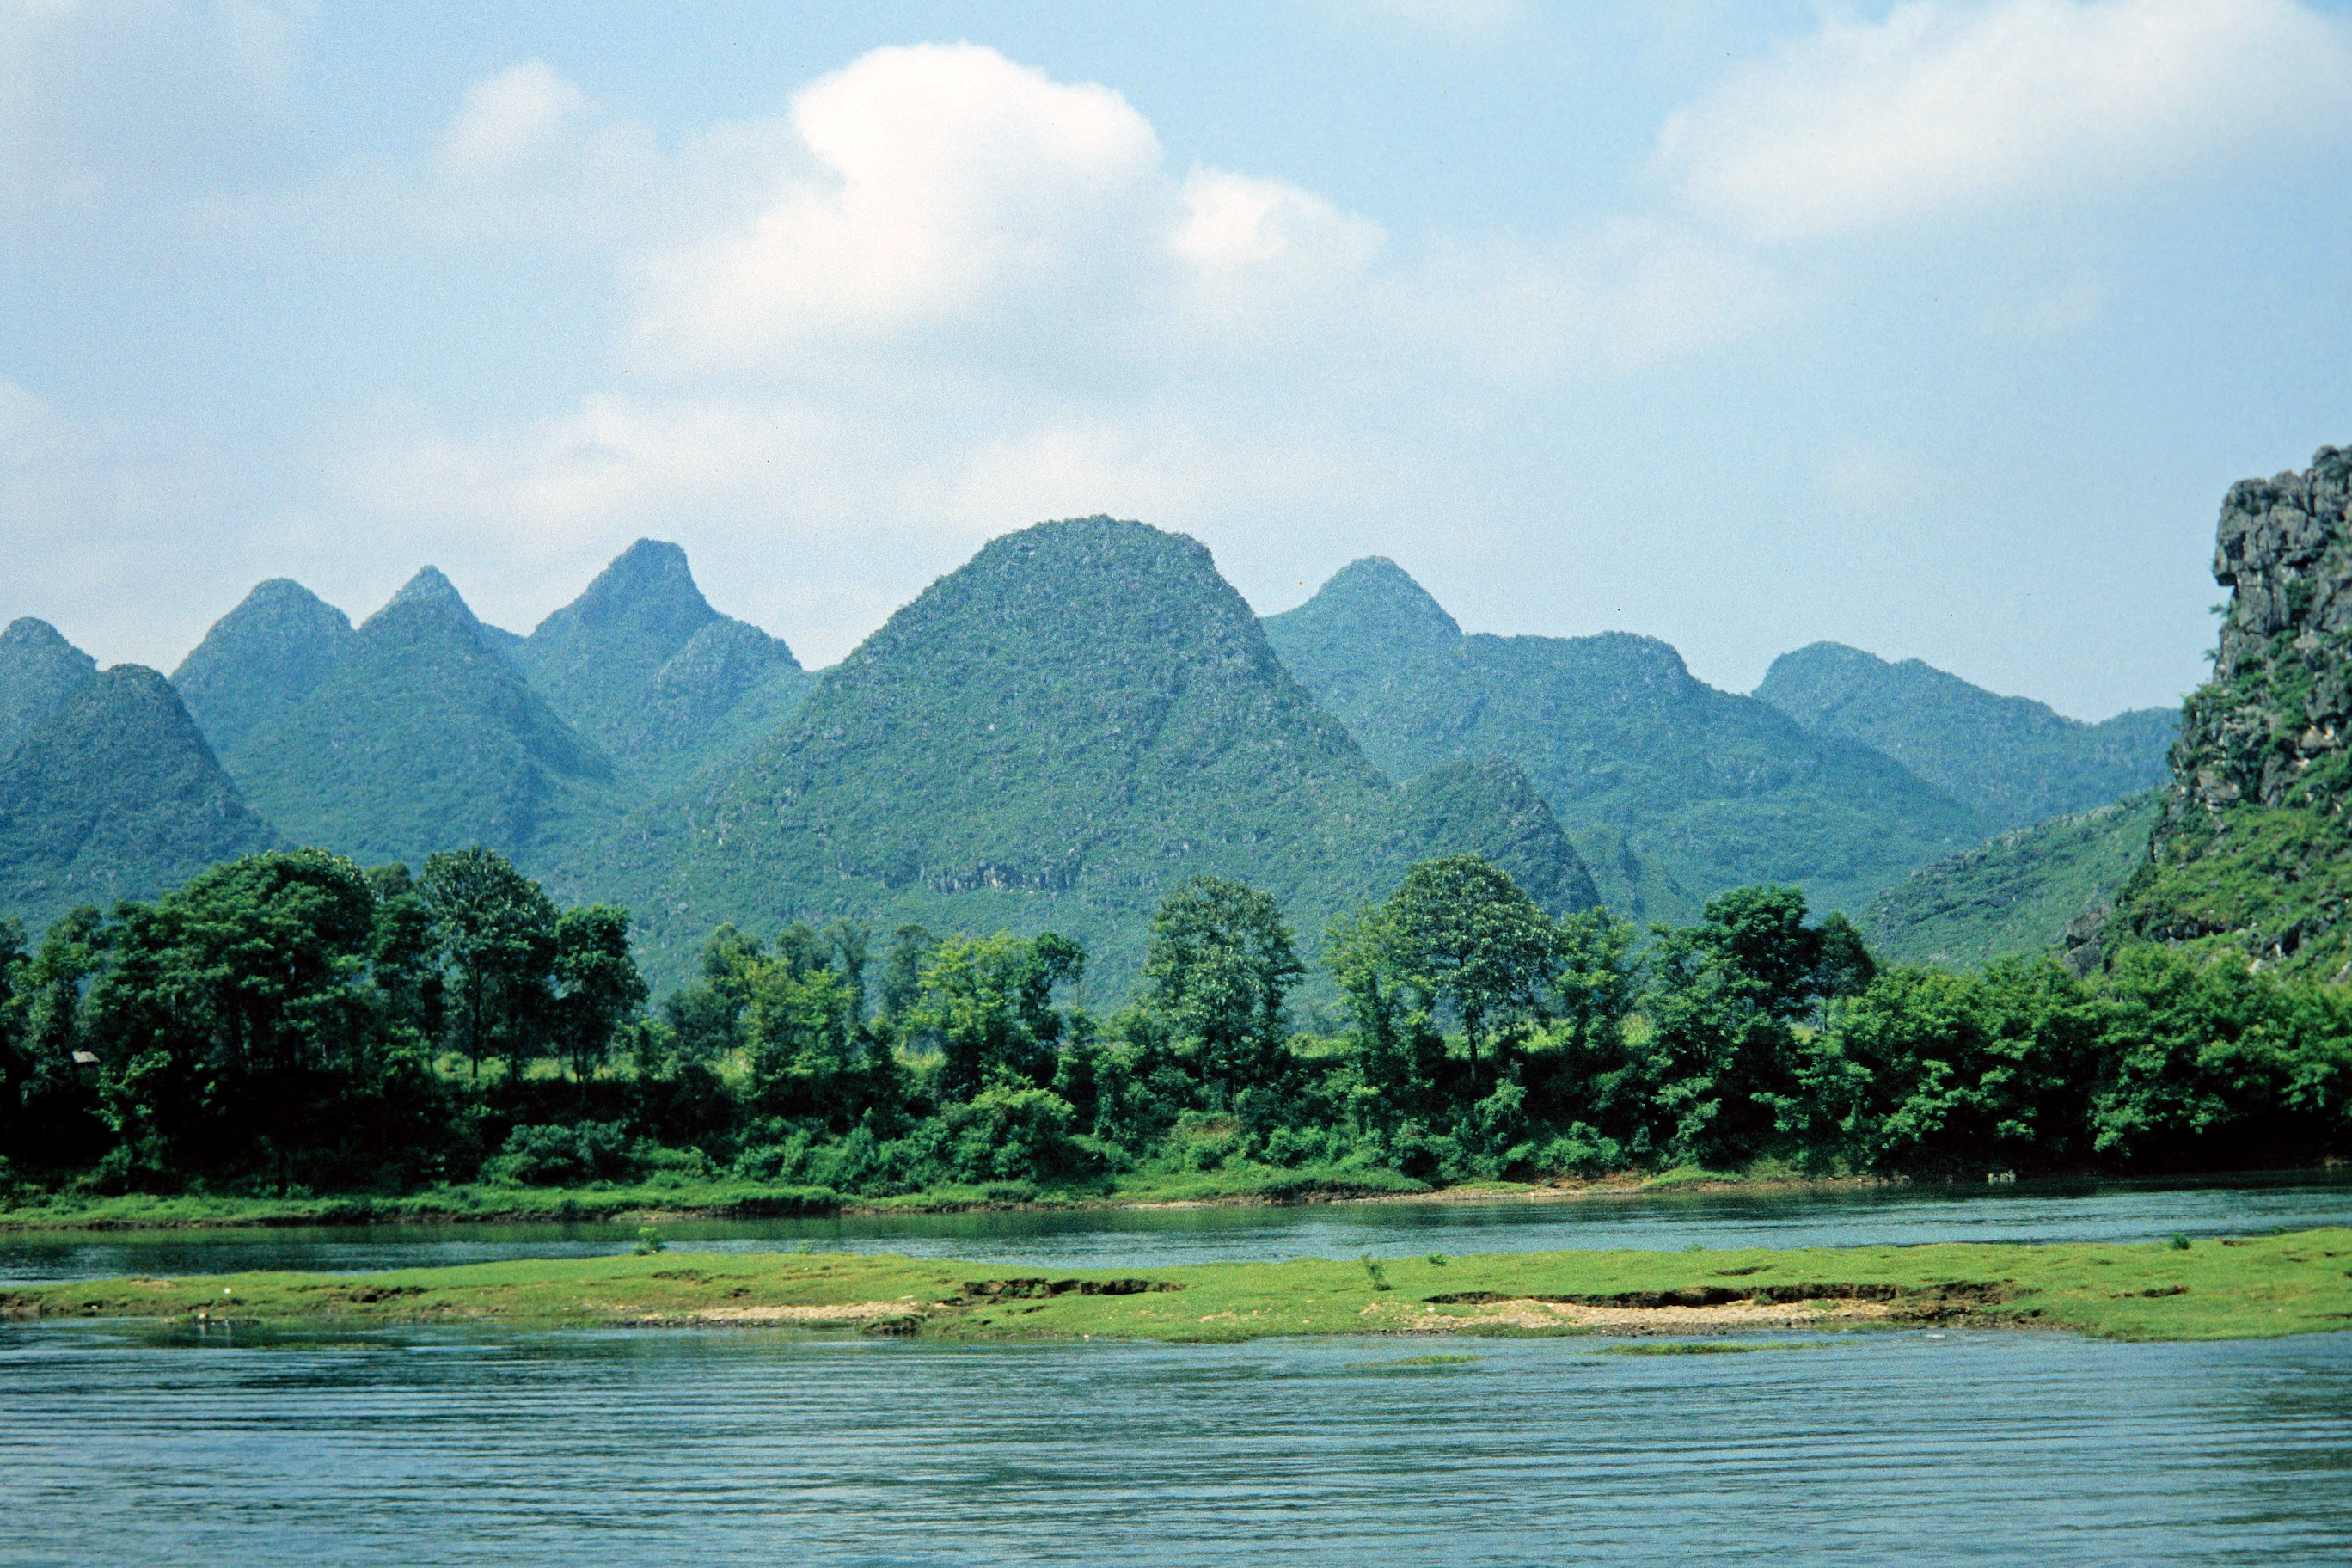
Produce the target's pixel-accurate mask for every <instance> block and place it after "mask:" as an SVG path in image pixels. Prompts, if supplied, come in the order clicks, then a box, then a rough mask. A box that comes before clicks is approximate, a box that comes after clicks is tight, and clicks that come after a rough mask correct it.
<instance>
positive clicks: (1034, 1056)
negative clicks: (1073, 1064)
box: [907, 931, 1087, 1103]
mask: <svg viewBox="0 0 2352 1568" xmlns="http://www.w3.org/2000/svg"><path fill="white" fill-rule="evenodd" d="M1086 963H1087V953H1086V949H1084V948H1082V947H1080V946H1079V945H1078V944H1077V943H1076V942H1072V941H1070V940H1069V939H1068V938H1067V937H1063V936H1057V935H1055V933H1054V932H1052V931H1046V932H1045V933H1043V934H1042V935H1039V936H1036V937H1034V938H1028V937H1018V936H1015V935H1013V933H1012V932H1011V931H999V932H997V933H996V934H995V935H994V936H986V937H970V936H955V937H950V938H948V939H947V940H946V941H944V942H940V944H939V946H938V947H937V948H936V949H934V950H933V951H932V952H931V954H930V956H929V958H927V959H926V960H925V961H924V963H923V967H922V987H923V988H922V996H921V999H920V1000H919V1002H918V1003H917V1004H916V1005H914V1006H913V1007H912V1008H910V1009H908V1015H907V1016H908V1024H909V1026H911V1032H912V1033H913V1034H914V1035H915V1036H916V1037H919V1038H923V1039H928V1040H929V1041H930V1042H932V1043H933V1044H935V1045H936V1046H937V1047H938V1049H939V1053H940V1062H939V1068H938V1072H937V1074H936V1083H937V1089H938V1093H939V1097H940V1100H941V1101H942V1102H944V1103H955V1102H960V1101H962V1100H970V1099H971V1098H972V1097H973V1096H974V1095H976V1094H978V1093H979V1092H980V1091H981V1090H982V1089H984V1088H986V1087H987V1086H988V1085H989V1084H991V1083H992V1082H999V1081H1003V1082H1010V1083H1013V1084H1015V1085H1019V1084H1024V1083H1025V1084H1027V1085H1029V1086H1031V1087H1033V1088H1040V1089H1042V1088H1044V1087H1045V1085H1047V1084H1050V1083H1051V1082H1053V1080H1054V1068H1055V1043H1056V1042H1057V1041H1058V1040H1059V1039H1060V1038H1061V1037H1062V1031H1063V1027H1064V1020H1063V1018H1062V1016H1061V1014H1060V1013H1059V1012H1057V1011H1056V1010H1055V1006H1054V988H1055V986H1057V985H1064V984H1074V983H1075V982H1076V981H1077V980H1078V979H1079V977H1080V976H1082V975H1083V974H1084V973H1086Z"/></svg>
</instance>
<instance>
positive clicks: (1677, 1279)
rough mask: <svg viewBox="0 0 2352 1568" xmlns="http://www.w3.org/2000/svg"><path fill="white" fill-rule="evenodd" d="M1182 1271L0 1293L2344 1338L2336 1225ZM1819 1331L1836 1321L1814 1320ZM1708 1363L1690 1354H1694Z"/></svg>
mask: <svg viewBox="0 0 2352 1568" xmlns="http://www.w3.org/2000/svg"><path fill="white" fill-rule="evenodd" d="M1383 1270H1384V1272H1385V1274H1386V1276H1387V1279H1388V1281H1389V1283H1390V1285H1391V1289H1389V1290H1386V1291H1382V1290H1379V1289H1375V1288H1374V1285H1373V1282H1372V1281H1371V1280H1370V1279H1368V1278H1367V1275H1366V1271H1365V1269H1364V1268H1362V1266H1361V1265H1360V1263H1359V1262H1358V1261H1356V1260H1354V1259H1331V1258H1302V1259H1297V1260H1294V1261H1291V1262H1287V1263H1275V1264H1265V1263H1217V1264H1199V1265H1191V1266H1184V1267H1174V1268H1158V1269H1153V1270H1150V1273H1149V1274H1148V1275H1144V1276H1136V1275H1119V1274H1114V1273H1111V1272H1108V1271H1105V1270H1099V1269H1089V1270H1081V1271H1077V1272H1075V1273H1072V1274H1068V1275H1062V1276H1056V1277H1055V1278H1051V1279H1048V1278H1045V1277H1016V1276H1013V1275H1012V1274H1011V1273H1010V1271H1007V1270H1003V1269H1002V1268H989V1267H984V1266H981V1265H975V1264H967V1263H959V1262H955V1261H952V1260H945V1261H943V1260H936V1259H929V1260H926V1259H915V1258H893V1257H868V1256H856V1255H848V1254H840V1253H819V1254H792V1253H781V1254H755V1255H748V1256H747V1255H743V1254H707V1253H705V1254H698V1253H691V1252H683V1251H671V1252H663V1253H659V1254H656V1255H652V1256H622V1257H612V1258H565V1259H553V1260H549V1259H533V1260H529V1261H521V1262H508V1263H492V1264H480V1265H473V1266H467V1267H462V1268H413V1269H401V1270H394V1271H393V1272H389V1273H383V1274H365V1275H327V1274H301V1273H250V1274H234V1275H207V1276H196V1277H187V1278H182V1279H105V1280H92V1281H85V1282H81V1283H76V1284H67V1285H50V1286H43V1287H37V1288H33V1289H20V1290H16V1291H14V1292H10V1293H0V1311H5V1312H7V1313H8V1314H10V1315H12V1316H18V1317H43V1318H47V1317H56V1318H147V1319H155V1318H163V1319H194V1318H198V1317H202V1318H206V1319H210V1320H214V1321H217V1320H221V1319H226V1320H229V1321H234V1322H237V1323H250V1324H255V1325H258V1326H261V1327H264V1328H283V1327H289V1326H311V1327H320V1326H334V1327H342V1328H363V1327H376V1326H383V1325H389V1324H394V1323H442V1324H456V1325H463V1324H469V1323H470V1324H484V1325H491V1324H496V1325H511V1326H518V1327H530V1328H544V1327H572V1326H578V1327H585V1326H593V1325H608V1326H609V1325H615V1324H632V1323H635V1324H677V1325H690V1324H700V1325H735V1326H782V1327H796V1328H803V1329H831V1330H836V1331H837V1330H842V1329H850V1328H856V1329H863V1330H864V1331H868V1332H885V1333H900V1334H907V1333H919V1334H920V1335H921V1336H923V1337H924V1338H927V1339H939V1340H946V1341H961V1342H991V1341H1048V1340H1069V1339H1082V1338H1102V1339H1121V1340H1147V1341H1163V1342H1238V1341H1244V1340H1255V1339H1261V1338H1265V1337H1269V1336H1276V1335H1329V1334H1395V1333H1406V1334H1415V1335H1420V1334H1449V1333H1460V1334H1507V1335H1521V1334H1538V1335H1556V1334H1563V1333H1581V1332H1590V1331H1591V1326H1590V1325H1589V1324H1587V1323H1580V1322H1576V1321H1566V1320H1565V1319H1564V1318H1563V1317H1562V1316H1561V1315H1560V1314H1562V1313H1565V1312H1567V1311H1568V1310H1569V1309H1566V1308H1562V1309H1557V1310H1556V1309H1551V1308H1546V1307H1542V1306H1541V1305H1540V1304H1541V1303H1544V1302H1564V1303H1575V1304H1579V1305H1580V1306H1582V1307H1613V1308H1617V1309H1620V1311H1619V1312H1618V1314H1617V1315H1616V1317H1615V1318H1614V1319H1613V1320H1612V1321H1611V1322H1610V1324H1609V1325H1608V1326H1610V1327H1612V1328H1614V1329H1618V1330H1620V1331H1631V1332H1643V1331H1645V1330H1647V1329H1648V1328H1649V1327H1650V1325H1647V1324H1643V1323H1641V1322H1639V1321H1628V1319H1627V1311H1628V1310H1633V1318H1635V1319H1638V1318H1639V1317H1640V1316H1641V1315H1642V1313H1641V1312H1640V1311H1639V1310H1641V1309H1659V1308H1673V1309H1677V1310H1672V1311H1662V1312H1661V1315H1660V1317H1659V1318H1658V1319H1657V1320H1656V1321H1655V1329H1656V1331H1659V1332H1662V1333H1668V1334H1678V1335H1687V1334H1693V1333H1708V1334H1711V1335H1712V1336H1714V1337H1720V1334H1721V1329H1710V1328H1709V1327H1707V1326H1706V1325H1705V1323H1704V1321H1703V1320H1702V1319H1701V1317H1700V1315H1699V1314H1698V1313H1696V1312H1695V1311H1693V1310H1690V1309H1692V1308H1693V1307H1694V1306H1699V1307H1704V1306H1706V1305H1713V1304H1718V1303H1729V1307H1728V1308H1727V1310H1732V1309H1736V1308H1737V1307H1738V1305H1739V1304H1740V1303H1742V1302H1749V1301H1760V1302H1762V1303H1766V1304H1769V1305H1771V1306H1773V1307H1775V1308H1776V1309H1780V1310H1782V1318H1783V1321H1773V1322H1768V1321H1760V1320H1755V1319H1751V1320H1750V1321H1748V1322H1746V1323H1744V1324H1743V1323H1737V1322H1734V1323H1727V1324H1726V1325H1724V1326H1725V1327H1729V1328H1735V1329H1736V1328H1739V1327H1747V1328H1751V1329H1777V1328H1784V1327H1786V1326H1789V1324H1788V1320H1790V1319H1793V1320H1796V1321H1801V1320H1802V1316H1803V1313H1804V1309H1802V1308H1801V1307H1799V1306H1797V1305H1796V1304H1798V1303H1803V1302H1807V1301H1832V1302H1833V1301H1838V1300H1846V1301H1854V1300H1874V1301H1880V1302H1884V1303H1885V1315H1884V1316H1881V1317H1879V1318H1876V1319H1864V1318H1855V1319H1848V1320H1843V1321H1837V1322H1836V1323H1835V1325H1834V1326H1844V1325H1845V1324H1847V1323H1851V1324H1853V1326H1869V1325H1870V1324H1872V1323H1874V1322H1875V1323H1882V1324H1902V1323H1906V1322H1909V1323H1916V1322H1920V1321H1959V1322H1979V1323H1987V1324H2027V1325H2035V1326H2042V1327H2048V1328H2053V1329H2064V1330H2070V1331H2075V1332H2079V1333H2084V1334H2091V1335H2096V1336H2100V1337H2103V1338H2108V1339H2117V1340H2220V1339H2261V1338H2270V1337H2273V1336H2277V1335H2282V1334H2293V1333H2316V1332H2327V1331H2342V1330H2345V1329H2347V1328H2352V1229H2345V1228H2340V1227H2339V1228H2333V1229H2325V1230H2312V1231H2304V1232H2300V1233H2290V1234H2284V1235H2273V1236H2265V1237H2244V1238H2232V1239H2230V1240H2224V1241H2219V1242H2198V1243H2196V1244H2194V1245H2193V1246H2191V1247H2189V1249H2188V1250H2186V1251H2183V1250H2180V1249H2178V1248H2175V1247H2171V1246H2169V1245H2168V1244H2167V1243H2163V1242H2155V1243H2143V1244H2137V1245H2131V1246H2105V1245H2092V1244H2081V1245H2074V1244H2062V1245H2048V1246H1993V1245H1981V1244H1949V1245H1938V1246H1931V1247H1853V1248H1810V1249H1801V1250H1789V1251H1771V1250H1766V1249H1762V1248H1752V1249H1748V1250H1743V1251H1738V1252H1707V1253H1699V1254H1685V1253H1663V1252H1551V1253H1510V1254H1489V1255H1486V1256H1481V1257H1475V1258H1453V1259H1450V1260H1449V1261H1448V1262H1446V1263H1444V1264H1443V1265H1440V1264H1434V1263H1431V1262H1429V1261H1428V1260H1426V1259H1424V1258H1390V1259H1385V1260H1383ZM1822 1326H1832V1325H1831V1324H1823V1325H1822ZM1698 1353H1706V1352H1698Z"/></svg>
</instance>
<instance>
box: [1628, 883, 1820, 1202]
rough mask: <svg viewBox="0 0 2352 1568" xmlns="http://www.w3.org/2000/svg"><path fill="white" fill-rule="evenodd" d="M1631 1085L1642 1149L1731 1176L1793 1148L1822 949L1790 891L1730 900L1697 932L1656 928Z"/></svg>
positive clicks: (1803, 1117)
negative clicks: (1763, 1156)
mask: <svg viewBox="0 0 2352 1568" xmlns="http://www.w3.org/2000/svg"><path fill="white" fill-rule="evenodd" d="M1655 931H1656V937H1657V941H1656V944H1655V946H1654V949H1653V951H1652V955H1651V964H1652V969H1653V973H1654V976H1655V984H1654V986H1653V988H1652V990H1651V993H1650V995H1649V998H1648V1011H1649V1021H1650V1031H1649V1037H1648V1039H1647V1041H1646V1043H1645V1044H1644V1046H1643V1050H1642V1052H1641V1058H1642V1059H1641V1060H1640V1062H1639V1064H1638V1068H1639V1073H1638V1079H1639V1080H1641V1084H1642V1087H1644V1088H1646V1089H1647V1091H1648V1100H1649V1104H1650V1112H1649V1116H1648V1117H1647V1118H1645V1120H1646V1121H1648V1123H1649V1125H1648V1126H1647V1127H1646V1128H1644V1129H1643V1132H1644V1134H1645V1137H1644V1138H1643V1139H1642V1140H1640V1141H1642V1142H1646V1143H1647V1144H1648V1145H1649V1146H1652V1147H1659V1148H1664V1149H1665V1150H1668V1151H1670V1152H1672V1153H1673V1154H1674V1155H1675V1157H1678V1158H1681V1159H1686V1160H1694V1161H1696V1162H1698V1163H1703V1164H1717V1165H1723V1164H1733V1163H1740V1162H1743V1161H1746V1160H1748V1159H1751V1158H1753V1157H1755V1156H1756V1155H1758V1154H1759V1153H1761V1152H1764V1151H1765V1150H1766V1149H1767V1148H1768V1147H1769V1146H1770V1145H1771V1144H1773V1143H1774V1142H1776V1141H1791V1140H1794V1141H1800V1142H1801V1140H1802V1139H1803V1137H1804V1135H1805V1132H1806V1130H1807V1129H1806V1121H1807V1118H1808V1116H1809V1114H1810V1107H1809V1102H1808V1100H1807V1098H1806V1095H1805V1092H1804V1087H1803V1083H1802V1081H1801V1075H1802V1072H1803V1068H1804V1060H1803V1054H1802V1052H1801V1049H1800V1046H1799V1041H1798V1037H1797V1032H1796V1025H1797V1022H1798V1020H1799V1019H1800V1018H1801V1017H1802V1016H1806V1015H1807V1014H1808V1013H1810V1012H1811V1008H1812V1006H1813V1004H1814V1002H1815V1001H1816V1000H1817V999H1818V997H1819V995H1820V967H1821V960H1822V939H1821V932H1820V931H1819V929H1818V928H1815V927H1810V926H1807V925H1806V924H1805V896H1804V894H1803V893H1801V891H1799V890H1798V889H1794V888H1781V887H1771V886H1759V887H1753V888H1736V889H1732V890H1731V891H1730V892H1727V893H1724V894H1722V895H1720V896H1718V897H1717V898H1715V899H1713V900H1709V901H1708V903H1707V905H1706V910H1704V911H1703V918H1702V920H1701V921H1700V923H1699V924H1697V925H1696V926H1687V927H1684V928H1682V929H1680V930H1669V929H1667V928H1665V927H1663V926H1661V927H1657V928H1655Z"/></svg>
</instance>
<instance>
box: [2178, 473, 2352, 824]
mask: <svg viewBox="0 0 2352 1568" xmlns="http://www.w3.org/2000/svg"><path fill="white" fill-rule="evenodd" d="M2213 577H2214V580H2215V581H2216V582H2218V583H2220V584H2221V585H2222V586H2223V587H2226V588H2228V589H2230V590H2231V595H2230V610H2229V615H2228V616H2227V618H2226V619H2224V620H2223V622H2222V623H2221V647H2220V648H2219V649H2218V651H2217V653H2216V656H2215V658H2214V661H2213V679H2212V680H2211V682H2210V684H2208V685H2207V686H2205V687H2204V688H2203V689H2200V691H2198V692H2197V694H2196V695H2195V696H2193V697H2191V698H2190V699H2189V704H2188V709H2187V711H2186V713H2185V714H2184V717H2183V723H2182V727H2181V732H2180V740H2179V744H2178V746H2177V747H2176V749H2175V751H2174V752H2173V766H2174V773H2175V777H2176V778H2177V780H2178V781H2179V784H2180V785H2181V790H2182V804H2183V805H2184V806H2188V805H2193V806H2195V807H2197V808H2200V809H2202V810H2203V811H2204V812H2206V813H2208V814H2211V813H2215V812H2220V811H2223V810H2226V809H2228V808H2229V807H2231V806H2234V805H2241V804H2256V805H2265V806H2279V805H2286V804H2288V802H2289V801H2290V800H2293V799H2296V798H2298V797H2300V796H2308V795H2310V794H2311V790H2312V786H2313V785H2314V784H2318V785H2321V786H2323V787H2324V788H2325V789H2326V791H2327V792H2328V793H2329V794H2330V795H2341V794H2342V793H2343V781H2342V780H2341V779H2340V777H2338V776H2337V773H2338V772H2339V770H2336V769H2326V770H2324V771H2323V773H2322V775H2321V776H2319V777H2315V776H2314V770H2315V768H2317V767H2318V765H2319V764H2320V763H2323V762H2326V761H2329V760H2334V759H2337V758H2339V757H2340V756H2341V755H2342V753H2343V751H2344V745H2345V740H2346V737H2347V732H2352V452H2347V451H2344V450H2341V449H2339V448H2337V447H2321V448H2320V450H2319V455H2318V456H2317V457H2315V458H2313V459H2312V463H2311V468H2310V469H2309V470H2308V471H2306V472H2305V473H2300V474H2293V473H2288V474H2281V475H2279V476H2278V478H2276V479H2247V480H2244V481H2242V482H2241V483H2239V484H2237V485H2234V486H2232V487H2231V490H2230V496H2229V499H2228V500H2226V501H2224V502H2223V503H2222V506H2221V529H2220V537H2219V540H2218V542H2217V544H2216V546H2215V549H2214V552H2213ZM2312 804H2317V803H2316V802H2313V803H2312Z"/></svg>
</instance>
